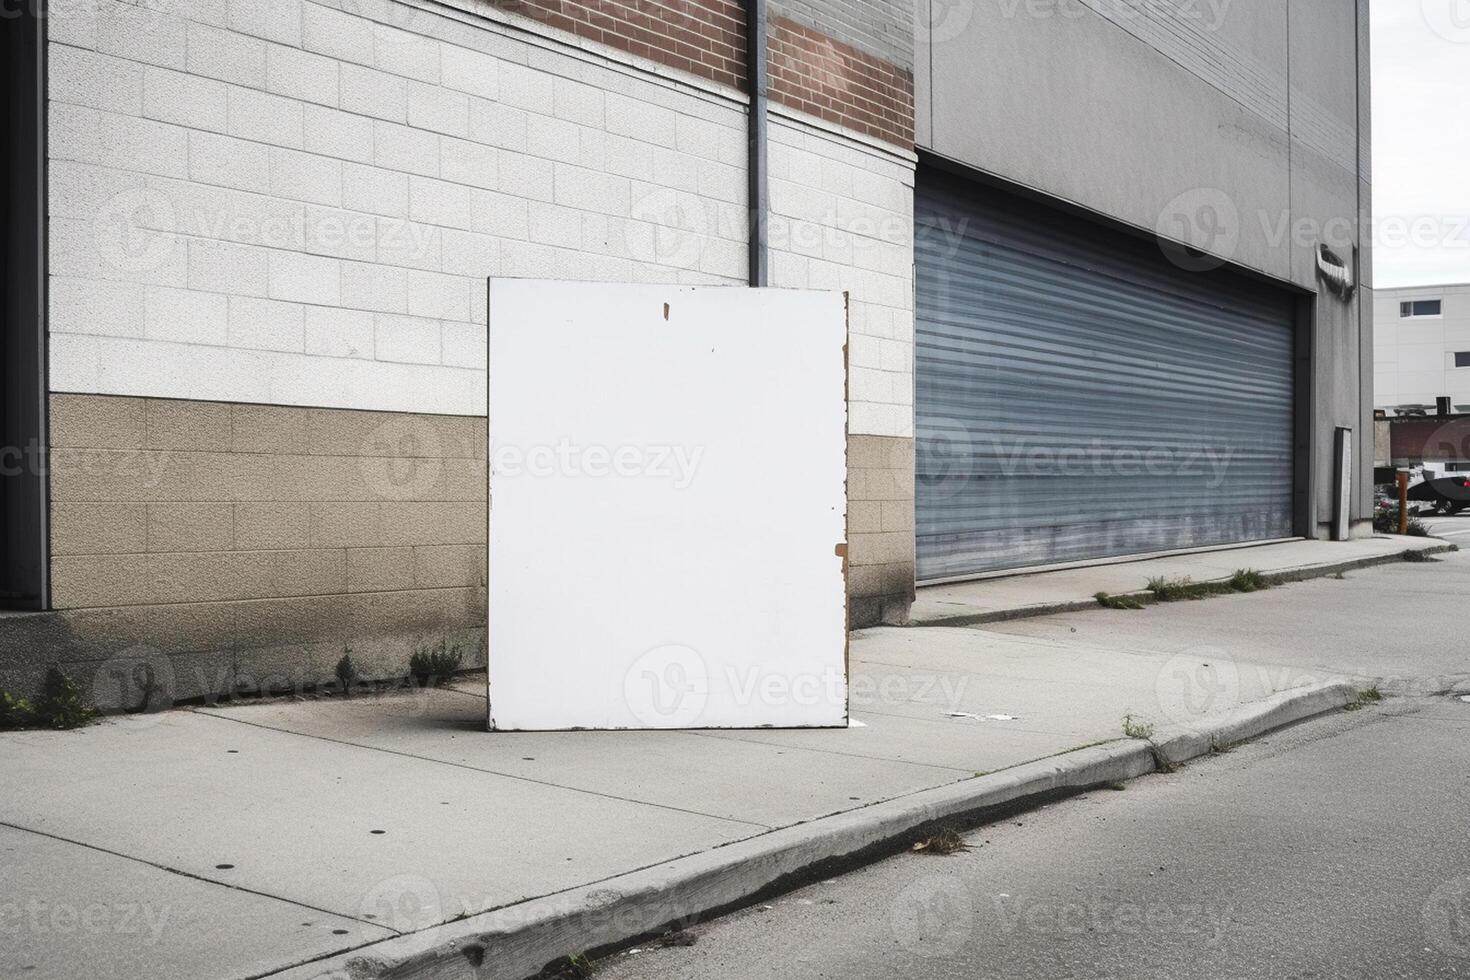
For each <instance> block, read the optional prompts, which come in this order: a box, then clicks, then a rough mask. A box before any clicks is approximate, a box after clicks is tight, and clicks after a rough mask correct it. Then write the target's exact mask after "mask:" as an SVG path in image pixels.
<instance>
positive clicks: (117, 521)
mask: <svg viewBox="0 0 1470 980" xmlns="http://www.w3.org/2000/svg"><path fill="white" fill-rule="evenodd" d="M51 442H52V463H51V467H52V471H51V498H52V508H51V510H52V538H51V545H52V561H51V572H52V607H53V609H54V610H56V612H54V613H52V614H50V615H49V616H44V617H41V618H39V619H37V618H35V617H26V618H22V619H17V620H14V621H12V622H10V623H8V624H7V623H0V633H3V631H4V630H6V629H7V628H9V629H10V630H12V631H13V630H20V629H27V630H28V631H29V632H30V633H32V634H34V635H35V636H36V637H37V638H36V639H35V640H33V641H32V642H33V643H39V644H40V645H41V646H42V647H43V648H47V656H46V657H45V658H44V659H43V660H42V662H43V663H45V662H51V663H57V662H60V663H67V664H73V665H75V668H74V669H75V670H76V671H77V672H78V676H79V679H85V675H86V674H87V673H88V672H89V671H91V672H93V673H95V672H96V671H99V670H104V669H106V668H107V666H108V664H109V662H110V661H119V662H122V661H127V662H131V661H136V660H138V659H139V658H140V656H141V657H144V658H146V657H154V658H155V659H156V658H157V657H158V656H163V657H166V658H168V660H169V667H170V668H171V670H172V674H173V683H174V685H175V687H176V691H175V696H176V698H178V699H183V698H194V697H201V696H205V697H208V696H211V695H223V694H227V693H230V692H234V691H237V690H238V691H248V692H252V693H253V692H254V690H258V689H260V688H262V687H267V688H271V687H276V688H278V687H286V688H291V687H301V686H307V685H311V684H313V683H316V682H323V683H324V682H327V681H330V680H331V679H332V676H333V675H332V669H333V666H334V665H335V664H336V662H337V660H338V659H339V658H340V657H341V656H342V654H343V652H344V650H345V649H348V648H350V649H351V651H352V658H353V661H354V663H355V664H356V665H357V666H358V668H359V670H360V671H361V673H362V674H363V675H364V676H367V677H392V676H396V675H401V674H402V673H404V672H405V670H406V668H407V663H408V657H409V655H410V653H411V652H412V650H413V649H414V647H415V646H417V645H420V644H423V643H431V642H437V641H438V640H440V639H441V638H442V639H446V640H448V642H450V643H451V644H456V643H457V644H459V645H461V646H462V647H463V648H464V652H465V666H467V667H468V666H478V665H481V664H483V662H484V621H485V619H484V617H485V552H486V461H485V455H486V431H485V420H484V419H483V418H467V417H458V416H434V415H407V414H394V413H380V412H360V411H342V410H335V409H316V408H294V407H278V406H261V405H240V404H223V403H215V402H197V401H171V400H163V399H142V398H120V397H108V396H92V395H69V394H57V395H53V396H52V398H51ZM27 620H29V622H30V625H29V627H26V626H25V623H26V621H27ZM42 620H44V622H42ZM0 642H3V636H0ZM7 645H8V644H7ZM40 652H41V651H39V650H32V655H31V656H30V657H28V658H27V659H28V660H36V659H38V658H37V657H36V656H35V654H37V653H40ZM3 666H4V664H3V663H0V668H3ZM42 669H43V668H42Z"/></svg>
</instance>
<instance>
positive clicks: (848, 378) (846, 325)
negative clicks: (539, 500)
mask: <svg viewBox="0 0 1470 980" xmlns="http://www.w3.org/2000/svg"><path fill="white" fill-rule="evenodd" d="M497 279H498V280H502V281H504V280H528V279H537V280H539V277H535V276H489V277H487V278H486V280H485V345H486V350H487V354H488V350H489V345H490V331H491V330H493V329H494V316H493V310H494V307H493V305H492V300H493V296H492V294H493V292H494V287H495V282H496V280H497ZM562 281H564V282H566V283H569V284H570V283H590V282H594V280H574V279H569V280H562ZM599 284H600V285H613V284H611V283H599ZM638 285H658V284H653V283H639V284H638ZM662 285H665V286H669V287H672V288H675V289H682V288H688V286H687V284H681V283H664V284H662ZM695 288H701V289H743V290H749V289H755V288H760V289H771V290H775V289H783V287H774V286H763V287H752V286H734V285H731V286H719V285H709V286H700V287H695ZM799 291H801V292H814V291H816V292H820V291H821V290H799ZM833 292H836V291H835V290H833ZM841 295H842V405H843V412H842V462H843V471H842V507H843V514H842V519H843V528H844V532H843V535H844V540H842V541H839V542H837V543H836V545H835V546H834V549H833V550H834V554H835V555H836V556H837V557H839V558H841V559H842V676H843V691H842V696H843V703H842V721H841V722H840V723H838V724H832V725H789V726H781V727H780V728H777V726H774V725H705V726H698V725H696V726H693V727H690V728H683V729H658V728H644V727H640V726H636V725H628V726H623V727H616V728H576V727H574V728H503V727H500V726H498V725H497V724H496V722H495V696H494V692H493V691H492V690H491V681H490V669H489V667H490V664H489V661H490V658H492V657H494V656H495V649H494V647H493V645H492V644H491V641H490V629H489V615H490V608H489V607H490V604H489V595H490V576H491V575H492V574H493V570H492V569H491V568H490V567H489V566H490V560H489V559H490V548H489V546H488V541H489V535H490V533H491V532H490V529H489V525H490V522H491V520H492V518H493V512H494V509H495V495H494V492H493V487H491V486H490V480H491V473H490V457H489V453H488V452H487V454H486V459H485V476H486V494H485V520H486V541H487V546H486V548H485V596H486V603H485V609H486V624H485V627H486V628H485V659H486V669H485V685H486V703H485V724H486V728H485V730H486V731H487V732H494V733H496V734H507V735H513V734H527V735H531V734H536V733H538V732H587V733H594V732H643V731H694V732H698V731H841V730H842V729H845V728H850V727H852V690H851V684H850V681H851V677H852V630H851V628H850V627H849V626H848V623H849V622H850V621H851V620H850V617H851V614H852V609H851V603H852V599H851V598H850V591H849V589H850V586H851V582H850V580H849V575H850V563H849V560H848V544H849V539H851V537H852V508H851V503H850V500H851V498H850V490H851V487H850V486H849V478H850V474H851V458H850V451H849V444H850V440H851V438H852V412H851V410H850V408H851V404H852V403H851V394H852V392H851V384H852V367H851V353H850V349H851V343H852V294H851V293H850V292H849V291H848V290H845V289H844V290H842V291H841ZM669 312H670V304H668V303H664V305H663V315H664V319H666V320H667V319H668V318H669ZM491 369H492V368H491V365H490V363H489V358H488V356H487V358H486V368H485V370H486V385H485V421H486V426H485V428H486V438H487V440H488V439H489V438H490V435H489V433H490V431H491V427H492V425H493V422H492V420H491V416H490V381H491V374H490V372H491Z"/></svg>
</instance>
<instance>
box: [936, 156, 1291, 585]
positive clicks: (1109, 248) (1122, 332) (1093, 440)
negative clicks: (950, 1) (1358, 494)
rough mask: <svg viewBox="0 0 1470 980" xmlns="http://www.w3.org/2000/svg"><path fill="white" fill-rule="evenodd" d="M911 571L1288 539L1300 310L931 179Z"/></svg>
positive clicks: (1149, 252)
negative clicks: (914, 565) (1295, 317)
mask: <svg viewBox="0 0 1470 980" xmlns="http://www.w3.org/2000/svg"><path fill="white" fill-rule="evenodd" d="M915 227H916V240H915V261H916V264H917V269H916V272H917V289H918V293H917V326H916V329H917V337H916V345H917V350H916V363H915V370H916V374H917V379H916V393H915V396H916V407H915V412H916V417H917V426H918V432H917V437H918V438H917V443H918V444H917V470H918V472H917V484H918V485H917V514H918V531H917V535H918V542H917V550H918V578H919V580H920V581H940V580H944V579H951V578H962V577H964V576H966V575H973V574H978V573H983V572H989V571H996V570H1000V569H1011V568H1022V567H1026V566H1035V565H1045V564H1053V563H1060V562H1071V561H1082V560H1088V559H1097V558H1103V557H1112V556H1119V555H1129V554H1141V553H1145V552H1151V551H1165V550H1172V549H1178V548H1191V547H1199V546H1208V545H1218V544H1227V543H1234V542H1243V541H1253V540H1266V539H1271V538H1281V537H1289V536H1291V534H1292V531H1293V528H1292V476H1293V464H1292V431H1293V390H1292V375H1293V365H1292V355H1293V329H1292V310H1293V307H1292V301H1291V299H1290V297H1289V296H1287V295H1286V294H1285V293H1284V292H1281V291H1277V290H1273V289H1271V288H1269V287H1266V286H1262V285H1258V284H1256V283H1254V282H1252V281H1249V280H1245V279H1243V278H1240V277H1236V276H1231V275H1226V274H1223V273H1218V272H1217V273H1201V272H1190V271H1185V270H1183V269H1181V268H1178V267H1177V266H1176V265H1174V264H1172V263H1170V262H1169V261H1168V260H1166V259H1165V257H1164V256H1163V254H1162V253H1161V252H1160V250H1159V249H1158V248H1156V247H1153V246H1152V245H1151V244H1150V243H1146V242H1142V241H1139V240H1136V239H1133V238H1131V237H1129V236H1126V235H1123V234H1120V233H1116V232H1111V231H1109V230H1107V229H1103V228H1101V227H1100V226H1099V227H1094V226H1092V225H1091V224H1090V223H1088V222H1086V221H1085V220H1083V219H1079V218H1072V217H1070V216H1067V215H1064V214H1063V213H1062V212H1056V211H1052V210H1051V209H1049V208H1046V207H1044V206H1042V205H1039V204H1034V203H1030V202H1025V201H1022V200H1020V199H1015V198H1011V197H1009V196H1008V195H1004V194H1002V193H1000V192H998V191H993V190H989V189H980V188H978V187H976V186H975V185H973V184H969V183H966V182H962V181H958V180H957V179H955V178H952V177H949V176H948V175H942V174H938V173H935V172H933V171H930V170H925V169H921V170H920V178H919V183H918V191H917V195H916V201H915Z"/></svg>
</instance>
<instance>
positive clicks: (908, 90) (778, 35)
mask: <svg viewBox="0 0 1470 980" xmlns="http://www.w3.org/2000/svg"><path fill="white" fill-rule="evenodd" d="M768 44H769V45H770V54H769V58H770V63H769V66H768V67H769V71H770V76H771V77H770V96H771V99H772V101H775V102H779V103H781V104H782V105H784V106H788V107H789V108H792V109H797V110H800V111H801V112H805V113H808V114H810V115H813V116H817V117H819V118H821V119H825V120H827V121H828V122H832V123H836V124H838V125H840V126H846V127H848V128H849V129H855V130H857V131H858V132H860V133H866V134H867V135H869V136H872V137H874V138H876V139H880V140H885V141H886V142H889V143H897V144H898V145H899V146H902V147H904V148H905V149H912V148H913V145H914V77H913V74H912V73H911V72H908V71H905V70H903V69H901V68H898V67H896V66H894V65H891V64H889V63H888V62H886V61H883V60H882V59H881V58H876V57H874V56H873V55H870V54H868V53H866V52H864V51H859V50H858V49H857V48H854V47H851V46H849V45H846V44H843V43H841V42H840V41H834V40H832V39H831V38H830V37H827V36H826V35H825V34H822V33H820V32H818V31H814V30H812V29H811V28H809V27H807V26H805V25H803V24H798V23H796V22H795V21H793V20H788V19H787V18H785V17H778V18H776V19H774V20H772V21H771V24H770V34H769V38H768Z"/></svg>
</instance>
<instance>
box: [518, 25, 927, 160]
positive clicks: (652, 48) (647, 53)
mask: <svg viewBox="0 0 1470 980" xmlns="http://www.w3.org/2000/svg"><path fill="white" fill-rule="evenodd" d="M494 2H495V4H496V6H498V7H500V8H501V9H503V10H507V11H510V12H513V13H517V14H520V15H522V16H524V17H529V18H531V19H533V20H536V21H539V22H541V23H543V24H546V25H547V26H549V27H553V28H556V29H557V30H561V31H566V32H568V33H570V34H575V35H576V36H578V37H582V38H587V39H588V40H591V41H596V42H599V43H601V44H606V45H608V46H609V47H612V48H616V49H618V50H619V51H626V52H628V53H629V54H633V55H637V56H639V57H642V58H648V59H650V60H652V61H656V62H658V63H659V64H662V65H665V66H667V67H669V68H674V69H676V70H678V71H683V72H688V73H689V74H691V75H696V76H698V77H700V78H704V79H707V80H709V81H712V82H716V83H718V84H721V85H728V86H730V87H732V88H739V89H744V87H745V8H744V4H743V3H740V2H729V0H494ZM769 44H770V53H769V56H768V57H769V59H770V62H769V69H770V97H771V99H772V100H773V101H775V102H778V103H780V104H781V105H784V106H787V107H789V108H792V109H796V110H799V111H801V112H805V113H808V114H809V115H813V116H816V117H818V118H820V119H825V120H827V121H828V122H832V123H836V124H838V125H840V126H846V127H848V128H850V129H854V130H857V131H858V132H860V133H865V134H867V135H868V136H872V137H875V138H877V139H880V140H885V141H887V142H889V143H896V144H898V145H899V146H902V147H904V148H905V149H911V148H912V147H913V145H914V79H913V74H912V73H911V72H909V71H907V70H906V69H902V68H899V67H897V66H895V65H892V64H889V63H888V62H886V61H884V60H883V59H881V58H878V57H875V56H873V55H871V54H868V53H866V52H864V51H860V50H858V49H857V48H854V47H852V46H850V45H847V44H843V43H842V42H840V41H835V40H833V39H832V38H830V37H828V36H827V35H825V34H823V33H821V32H820V31H815V30H812V29H811V28H809V27H806V26H805V25H803V24H799V23H797V22H796V21H793V20H790V19H788V18H785V17H776V18H774V19H772V20H771V23H770V29H769Z"/></svg>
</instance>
